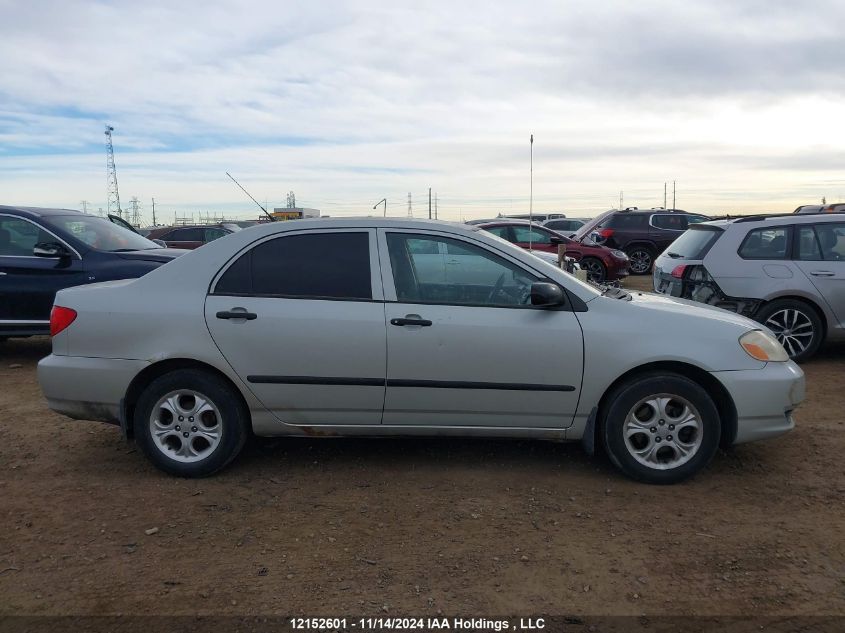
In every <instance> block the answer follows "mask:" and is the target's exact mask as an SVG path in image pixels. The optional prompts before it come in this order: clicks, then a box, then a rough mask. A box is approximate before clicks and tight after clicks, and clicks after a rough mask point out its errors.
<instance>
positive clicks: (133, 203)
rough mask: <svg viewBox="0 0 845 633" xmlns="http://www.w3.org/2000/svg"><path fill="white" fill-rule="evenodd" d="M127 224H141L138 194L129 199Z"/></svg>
mask: <svg viewBox="0 0 845 633" xmlns="http://www.w3.org/2000/svg"><path fill="white" fill-rule="evenodd" d="M129 224H131V225H132V226H141V204H140V202H139V201H138V196H132V200H130V201H129Z"/></svg>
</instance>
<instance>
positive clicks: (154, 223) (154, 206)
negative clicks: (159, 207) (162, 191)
mask: <svg viewBox="0 0 845 633" xmlns="http://www.w3.org/2000/svg"><path fill="white" fill-rule="evenodd" d="M155 225H156V199H155V198H153V226H155Z"/></svg>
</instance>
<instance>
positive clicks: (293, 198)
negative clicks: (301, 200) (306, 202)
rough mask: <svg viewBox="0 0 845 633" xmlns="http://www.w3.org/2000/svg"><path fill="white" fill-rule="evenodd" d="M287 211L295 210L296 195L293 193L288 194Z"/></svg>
mask: <svg viewBox="0 0 845 633" xmlns="http://www.w3.org/2000/svg"><path fill="white" fill-rule="evenodd" d="M287 198H288V209H295V208H296V195H295V194H294V193H293V191H290V192H288V196H287Z"/></svg>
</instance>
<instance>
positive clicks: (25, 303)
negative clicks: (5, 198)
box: [0, 206, 185, 338]
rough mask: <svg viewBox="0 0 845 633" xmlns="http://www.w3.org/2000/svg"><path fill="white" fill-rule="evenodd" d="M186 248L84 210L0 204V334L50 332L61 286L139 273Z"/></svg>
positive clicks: (5, 335) (0, 336) (124, 277)
mask: <svg viewBox="0 0 845 633" xmlns="http://www.w3.org/2000/svg"><path fill="white" fill-rule="evenodd" d="M184 252H185V251H181V250H175V249H170V248H162V247H161V246H159V245H158V244H155V243H153V242H151V241H149V240H148V239H146V238H144V237H142V236H141V235H138V234H137V233H133V232H131V231H129V230H127V229H125V228H122V227H121V226H118V225H117V224H114V223H112V222H111V221H109V220H108V219H106V218H100V217H96V216H93V215H87V214H84V213H81V212H79V211H72V210H70V209H38V208H33V207H9V206H0V338H8V337H11V336H31V335H35V334H48V333H49V332H50V308H51V307H52V305H53V298H54V297H55V295H56V292H57V291H59V290H61V289H62V288H68V287H70V286H78V285H82V284H89V283H94V282H99V281H108V280H112V279H126V278H129V277H140V276H142V275H144V274H146V273H148V272H150V271H151V270H153V269H154V268H158V267H159V266H161V265H162V264H163V263H165V262H169V261H170V260H172V259H173V258H174V257H177V256H179V255H181V254H182V253H184Z"/></svg>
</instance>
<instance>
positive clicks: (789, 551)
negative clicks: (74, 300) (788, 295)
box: [0, 280, 845, 616]
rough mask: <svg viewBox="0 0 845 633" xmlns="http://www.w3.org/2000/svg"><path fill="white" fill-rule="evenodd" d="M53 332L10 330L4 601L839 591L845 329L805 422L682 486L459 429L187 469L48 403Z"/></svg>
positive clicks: (434, 600)
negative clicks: (44, 383) (13, 333)
mask: <svg viewBox="0 0 845 633" xmlns="http://www.w3.org/2000/svg"><path fill="white" fill-rule="evenodd" d="M640 281H641V283H642V282H643V281H645V280H640ZM49 351H50V343H49V340H48V339H46V338H38V339H29V340H18V341H9V342H7V343H4V344H0V615H11V614H41V615H46V614H55V615H58V614H77V615H83V614H124V615H129V614H151V613H154V614H174V615H175V614H184V615H190V614H235V615H253V614H287V615H291V614H297V615H319V614H322V615H338V614H348V615H352V614H355V615H358V614H369V615H384V614H391V615H420V616H426V615H436V614H437V613H438V612H441V613H443V614H448V615H455V614H465V615H475V616H479V615H493V614H512V615H522V614H525V615H532V614H538V613H546V614H586V615H590V614H593V615H595V614H628V615H639V614H649V615H661V614H678V615H681V614H684V615H689V614H721V615H748V614H757V615H808V614H827V615H845V529H843V528H845V514H843V500H844V499H845V476H843V474H845V459H843V455H845V422H843V410H845V346H842V345H839V346H828V347H826V348H825V349H824V350H823V351H822V352H821V353H820V354H819V356H818V357H817V358H816V359H815V360H813V361H812V362H810V363H808V364H806V365H805V366H804V370H805V372H806V374H807V383H808V397H807V400H806V402H805V403H804V405H803V406H802V407H801V408H800V409H799V411H798V413H797V428H796V429H795V431H794V432H793V433H790V434H789V435H787V436H785V437H782V438H778V439H775V440H770V441H767V442H762V443H757V444H750V445H744V446H741V447H739V448H736V449H733V450H731V451H729V452H723V453H720V454H718V455H717V457H716V458H715V460H714V461H713V462H712V464H711V465H710V467H709V468H708V469H707V470H706V471H705V472H703V473H702V474H700V475H699V476H698V477H696V478H695V479H694V480H692V481H690V482H688V483H685V484H682V485H677V486H673V487H650V486H646V485H642V484H637V483H633V482H631V481H628V480H626V479H624V478H623V477H622V476H620V475H619V474H617V472H616V471H615V470H614V469H613V468H612V467H611V466H610V464H609V463H608V461H607V460H606V459H605V458H595V459H589V458H587V457H586V456H585V455H584V454H583V453H582V451H581V449H580V447H579V446H578V445H577V444H571V445H560V444H554V443H543V442H529V441H478V440H454V439H449V440H432V439H430V440H344V439H323V440H319V439H284V440H260V441H259V440H257V441H254V442H252V443H251V444H250V445H248V446H247V448H246V450H245V451H244V453H243V454H242V455H241V456H240V458H239V459H238V460H236V462H235V463H234V464H233V465H232V466H231V467H230V468H228V469H227V470H226V471H224V472H223V473H221V474H219V475H218V476H216V477H214V478H211V479H205V480H198V481H197V480H181V479H175V478H172V477H168V476H166V475H164V474H162V473H159V472H158V471H156V470H154V469H153V468H152V466H151V465H150V464H149V463H147V461H146V460H145V459H144V458H143V457H142V455H141V454H140V453H139V452H138V451H136V450H135V448H134V447H133V446H132V445H131V444H126V443H124V441H123V440H121V438H120V434H119V432H118V430H117V428H116V427H113V426H108V425H104V424H100V423H94V422H74V421H71V420H68V419H65V418H63V417H61V416H59V415H56V414H53V413H52V412H51V411H49V410H48V409H47V407H46V405H45V403H44V401H43V399H42V397H41V392H40V390H39V387H38V384H37V381H36V377H35V366H36V363H37V361H38V360H39V359H40V358H41V357H42V356H44V355H46V354H48V353H49ZM146 531H154V533H152V534H147V533H146Z"/></svg>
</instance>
